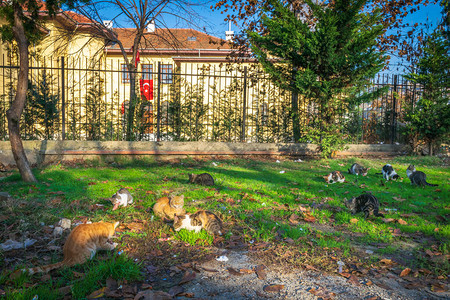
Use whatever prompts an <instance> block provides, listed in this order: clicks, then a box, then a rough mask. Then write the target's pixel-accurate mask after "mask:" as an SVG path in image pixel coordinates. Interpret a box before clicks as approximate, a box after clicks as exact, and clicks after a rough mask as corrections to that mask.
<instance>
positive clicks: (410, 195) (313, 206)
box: [0, 157, 450, 299]
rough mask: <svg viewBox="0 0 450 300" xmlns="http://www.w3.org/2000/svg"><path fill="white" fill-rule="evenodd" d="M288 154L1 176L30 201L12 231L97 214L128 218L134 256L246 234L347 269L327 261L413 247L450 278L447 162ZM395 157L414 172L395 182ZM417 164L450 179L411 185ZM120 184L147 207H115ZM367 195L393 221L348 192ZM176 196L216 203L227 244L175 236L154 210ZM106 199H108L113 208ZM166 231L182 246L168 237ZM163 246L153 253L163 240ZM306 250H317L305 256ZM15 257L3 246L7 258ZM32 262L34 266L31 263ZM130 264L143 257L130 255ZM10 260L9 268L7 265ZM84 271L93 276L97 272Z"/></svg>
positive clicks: (193, 204) (9, 217) (12, 213)
mask: <svg viewBox="0 0 450 300" xmlns="http://www.w3.org/2000/svg"><path fill="white" fill-rule="evenodd" d="M280 161H281V162H280V163H277V162H276V161H275V159H258V160H257V159H243V158H241V159H238V158H236V159H222V160H194V159H191V158H187V159H181V160H178V161H176V162H171V163H169V162H158V161H154V160H153V159H146V160H128V159H123V158H122V159H120V158H117V159H116V161H114V162H98V161H89V162H79V163H70V164H57V165H51V166H48V167H45V168H41V169H37V170H35V174H36V177H37V179H38V181H39V183H37V184H33V185H30V184H25V183H22V182H21V180H20V176H19V175H18V174H13V175H12V176H10V177H8V178H6V179H3V180H1V181H0V183H1V185H2V187H1V190H2V191H6V192H8V193H10V194H11V195H12V196H13V197H14V198H15V199H17V200H18V202H17V203H6V204H4V205H3V207H2V215H3V216H2V218H1V219H0V226H1V227H0V229H2V230H4V229H6V228H10V227H11V225H14V224H15V225H17V226H15V227H14V228H17V230H19V231H26V232H33V233H35V234H36V235H39V234H40V231H39V228H41V227H42V224H47V225H48V224H54V223H56V222H57V221H58V220H59V219H60V218H63V217H64V218H69V219H72V220H75V219H80V218H82V217H87V218H88V219H89V220H91V221H93V222H95V221H101V220H105V221H108V220H115V221H120V222H121V223H122V224H123V225H125V226H124V227H123V229H122V230H121V231H120V232H119V233H118V235H119V240H120V242H121V245H120V247H121V249H124V251H125V252H129V254H130V255H133V254H136V253H138V252H140V253H142V251H150V250H149V249H147V250H144V249H139V247H130V245H129V243H137V244H136V245H139V242H138V241H140V242H141V243H142V242H144V243H151V242H153V241H156V240H159V241H160V242H159V243H158V244H154V246H155V247H166V246H167V245H166V244H168V245H174V244H175V243H177V242H178V243H179V242H180V241H181V242H182V243H183V244H184V246H183V247H184V248H183V251H184V252H183V253H184V254H181V253H180V254H179V255H178V254H175V255H173V257H172V258H171V261H170V263H182V262H186V261H189V259H190V258H191V257H190V256H189V253H190V254H191V255H192V256H198V255H201V253H208V249H210V246H211V245H212V244H214V243H215V242H221V243H222V244H221V245H226V243H227V242H229V241H230V240H233V239H234V240H236V239H237V238H239V239H241V240H242V241H243V242H244V243H246V244H247V245H248V246H249V247H251V246H254V245H256V244H258V243H264V242H267V243H269V244H271V245H275V246H272V248H271V249H272V250H273V251H272V253H275V254H274V256H277V254H276V253H278V252H280V248H279V247H285V248H283V249H289V253H292V255H291V256H290V257H288V258H286V252H284V254H283V255H284V256H283V257H284V258H285V259H284V262H283V263H291V264H293V265H305V264H308V265H316V266H317V267H318V268H321V269H323V270H326V271H331V270H333V269H334V268H335V266H334V265H333V266H329V267H327V264H325V263H324V261H325V260H329V259H330V258H329V257H332V258H333V259H342V260H352V259H356V258H355V257H360V256H361V255H359V254H358V253H359V252H358V251H361V248H362V249H366V248H365V247H371V248H370V249H373V251H374V253H373V254H371V257H369V259H368V261H367V263H373V262H376V261H379V260H380V259H381V258H383V257H396V256H397V257H399V258H401V257H402V253H404V252H405V249H406V250H407V251H408V252H410V253H411V257H410V258H409V259H408V260H405V261H404V264H405V266H410V267H411V268H413V267H414V268H415V269H419V268H423V269H427V270H430V271H431V272H432V274H435V275H436V276H446V275H448V274H449V270H450V267H449V264H448V260H444V262H443V263H442V261H441V262H439V263H438V262H436V261H435V260H433V259H431V258H432V257H431V256H433V258H434V256H436V257H437V256H444V257H445V255H448V254H449V251H450V224H449V220H450V191H449V183H450V176H449V175H450V172H449V168H448V166H444V165H443V163H442V161H441V160H440V159H438V158H429V157H397V158H389V159H387V160H378V159H377V160H375V159H372V160H368V159H355V158H351V159H336V160H311V161H304V162H294V159H292V158H280ZM213 162H215V163H214V164H213ZM354 162H358V163H359V164H361V165H363V166H366V167H371V169H370V170H369V174H368V176H366V177H361V176H356V175H350V174H348V173H347V169H348V168H349V167H350V166H351V164H352V163H354ZM385 163H390V164H392V165H393V167H394V168H395V170H396V171H397V173H398V174H399V175H400V176H402V177H403V180H399V181H390V182H385V181H384V180H383V178H382V175H377V174H375V173H381V167H382V166H383V165H384V164H385ZM409 164H414V165H415V166H416V169H417V170H419V171H423V172H425V173H426V174H427V181H428V182H430V183H435V184H439V186H438V187H416V186H411V185H410V181H409V179H408V178H407V177H406V168H407V167H408V165H409ZM334 170H340V171H342V172H343V173H344V175H345V177H346V182H345V183H336V184H331V185H329V184H326V182H325V181H324V179H323V178H322V176H323V175H326V174H328V173H329V172H331V171H334ZM282 171H284V172H282ZM202 172H208V173H210V174H211V175H212V176H213V177H214V179H215V182H216V185H215V186H214V187H203V186H198V185H192V184H189V183H188V174H189V173H197V174H198V173H202ZM120 187H127V188H128V189H129V190H130V191H131V193H132V195H133V197H134V199H135V203H134V204H133V205H132V206H129V207H126V208H121V209H118V210H116V211H112V205H111V204H110V203H109V202H108V201H107V200H106V198H109V197H111V196H112V195H113V194H114V193H115V192H116V191H117V190H118V189H119V188H120ZM363 192H371V193H373V195H375V196H376V197H377V198H378V199H379V201H380V212H382V213H383V214H384V217H383V218H381V217H379V218H376V217H373V216H372V217H370V218H368V219H367V220H366V219H365V218H364V216H363V214H362V213H360V214H357V215H351V214H350V213H349V211H348V209H346V208H345V205H344V201H345V199H349V198H351V197H355V196H358V195H360V194H361V193H363ZM168 193H170V194H184V196H185V209H186V210H187V211H188V212H195V211H197V210H199V209H207V210H211V211H213V212H214V213H216V214H217V215H218V216H220V217H221V218H222V220H223V221H224V225H225V235H224V237H223V240H221V241H216V240H214V238H213V237H212V236H210V235H209V234H207V233H206V232H204V231H202V232H201V233H199V234H195V233H193V232H187V231H184V230H182V231H180V232H178V233H175V232H174V231H173V230H172V229H171V226H170V224H166V223H163V222H162V221H161V220H159V219H158V218H156V217H153V214H152V212H151V210H150V209H149V208H151V207H152V205H153V204H154V203H155V202H156V199H158V198H159V197H161V196H164V195H167V194H168ZM95 204H103V205H104V209H101V208H100V209H99V207H98V206H95ZM142 221H145V222H144V224H145V226H146V230H142V231H136V230H132V228H133V226H132V225H130V226H128V227H127V226H126V225H127V224H135V223H139V222H142ZM130 228H131V229H130ZM1 238H2V240H0V242H3V241H4V240H5V239H7V235H5V236H2V237H1ZM161 238H163V239H161ZM164 239H166V240H167V239H170V240H171V242H161V240H164ZM163 243H165V244H163ZM167 247H169V249H172V251H174V253H177V252H176V251H178V250H176V249H178V248H176V249H175V246H167ZM131 248H133V249H134V250H131ZM135 248H136V249H135ZM155 249H156V248H155ZM155 249H152V250H151V251H156V250H158V249H159V248H158V249H156V250H155ZM180 251H181V250H180ZM191 251H192V252H191ZM186 253H188V254H186ZM298 253H303V254H305V253H308V255H296V254H298ZM426 253H428V254H426ZM430 253H432V254H430ZM5 255H7V254H6V253H1V252H0V257H2V256H5ZM280 255H281V254H280ZM330 255H331V256H330ZM56 256H58V255H56ZM300 256H301V258H300ZM328 256H329V257H328ZM59 257H60V256H59ZM116 257H117V255H115V256H114V255H113V256H112V257H110V258H109V259H107V260H106V261H111V264H113V263H117V260H116ZM54 259H56V260H57V259H58V258H57V257H55V258H54ZM0 261H3V260H0ZM274 261H277V259H276V258H274ZM92 263H93V262H91V263H90V264H92ZM2 264H3V265H2ZM23 264H24V265H27V266H32V265H33V264H32V263H29V262H27V261H26V260H24V262H23ZM90 264H89V265H90ZM119 264H125V265H127V264H134V263H132V262H131V260H127V259H123V261H121V262H119ZM0 267H2V269H4V268H6V267H9V266H8V265H7V263H6V262H0ZM125 269H127V268H125ZM60 272H64V271H60ZM83 272H88V271H87V270H85V271H83ZM124 272H125V273H126V274H128V273H129V274H128V275H129V278H130V280H131V279H137V278H138V276H137V275H136V270H135V268H131V269H130V270H128V271H127V270H126V271H124ZM60 274H62V273H60ZM128 275H127V276H128ZM93 276H94V278H95V276H97V275H93ZM98 276H100V275H99V274H98ZM121 276H125V275H123V274H121ZM125 277H126V276H125ZM61 278H63V279H60V282H59V283H58V282H53V283H51V284H50V283H48V284H47V286H48V287H50V289H52V287H53V289H54V287H55V286H64V285H67V284H68V283H70V282H71V279H70V278H69V277H67V276H66V277H64V276H63V275H61ZM64 278H65V279H64ZM84 278H85V280H87V279H86V278H87V276H86V277H84ZM23 280H30V279H23ZM61 280H62V281H61ZM79 281H80V280H78V282H79ZM94 281H95V280H94ZM22 283H23V282H22ZM78 284H84V283H78ZM2 286H3V289H4V290H6V291H8V293H9V294H8V295H9V297H10V298H11V299H16V298H20V297H16V295H18V293H19V294H20V293H22V292H23V290H21V289H23V284H22V285H21V284H18V283H17V282H16V283H14V284H12V283H11V282H9V281H8V279H7V272H6V271H4V273H3V275H2V277H0V288H2ZM83 286H87V288H84V289H83V291H86V294H88V293H89V292H92V290H93V289H95V288H98V287H97V286H95V287H90V285H89V284H87V283H86V285H83ZM89 287H90V288H89ZM33 288H34V289H36V287H33ZM41 288H42V287H41ZM32 293H37V292H36V291H33V292H32ZM73 295H74V294H73ZM77 297H78V296H77ZM25 298H26V297H25ZM25 298H24V299H25ZM48 299H50V297H48Z"/></svg>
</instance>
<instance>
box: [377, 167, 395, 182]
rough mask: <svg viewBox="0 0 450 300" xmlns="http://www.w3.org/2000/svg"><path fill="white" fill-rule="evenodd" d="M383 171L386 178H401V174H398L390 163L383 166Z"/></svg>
mask: <svg viewBox="0 0 450 300" xmlns="http://www.w3.org/2000/svg"><path fill="white" fill-rule="evenodd" d="M381 172H382V173H383V178H384V179H386V180H390V179H392V180H397V179H399V178H400V176H398V174H397V172H395V170H394V168H393V167H392V166H391V165H390V164H386V165H385V166H383V169H381ZM378 174H379V173H378Z"/></svg>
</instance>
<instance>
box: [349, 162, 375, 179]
mask: <svg viewBox="0 0 450 300" xmlns="http://www.w3.org/2000/svg"><path fill="white" fill-rule="evenodd" d="M369 170H370V168H364V167H363V166H361V165H359V164H357V163H354V164H353V165H352V166H351V167H350V169H348V172H349V173H350V174H354V175H362V176H366V175H367V172H368V171H369Z"/></svg>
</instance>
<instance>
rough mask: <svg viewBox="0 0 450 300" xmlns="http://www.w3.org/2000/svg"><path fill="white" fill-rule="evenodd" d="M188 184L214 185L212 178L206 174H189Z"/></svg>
mask: <svg viewBox="0 0 450 300" xmlns="http://www.w3.org/2000/svg"><path fill="white" fill-rule="evenodd" d="M189 182H190V183H196V184H200V185H214V178H213V177H212V176H211V175H210V174H208V173H202V174H189Z"/></svg>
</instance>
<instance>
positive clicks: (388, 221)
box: [381, 218, 395, 223]
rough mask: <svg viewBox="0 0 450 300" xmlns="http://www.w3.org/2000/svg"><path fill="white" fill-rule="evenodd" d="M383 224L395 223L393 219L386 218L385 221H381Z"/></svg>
mask: <svg viewBox="0 0 450 300" xmlns="http://www.w3.org/2000/svg"><path fill="white" fill-rule="evenodd" d="M381 220H382V221H383V222H384V223H391V222H394V221H395V219H392V218H387V219H384V218H383V219H381Z"/></svg>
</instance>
